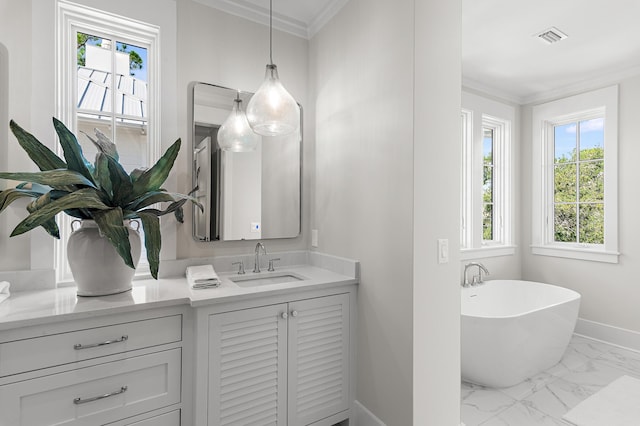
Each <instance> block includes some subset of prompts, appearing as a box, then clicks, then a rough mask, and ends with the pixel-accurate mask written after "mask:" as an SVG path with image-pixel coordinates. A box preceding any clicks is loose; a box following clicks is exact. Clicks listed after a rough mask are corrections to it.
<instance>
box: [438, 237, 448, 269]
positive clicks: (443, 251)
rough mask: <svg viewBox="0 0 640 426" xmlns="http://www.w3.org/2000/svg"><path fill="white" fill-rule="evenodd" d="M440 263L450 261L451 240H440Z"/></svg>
mask: <svg viewBox="0 0 640 426" xmlns="http://www.w3.org/2000/svg"><path fill="white" fill-rule="evenodd" d="M438 263H449V240H448V239H446V238H443V239H439V240H438Z"/></svg>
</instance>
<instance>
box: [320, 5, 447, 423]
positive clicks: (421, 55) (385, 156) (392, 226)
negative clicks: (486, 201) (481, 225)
mask: <svg viewBox="0 0 640 426" xmlns="http://www.w3.org/2000/svg"><path fill="white" fill-rule="evenodd" d="M459 7H460V5H459V4H458V3H457V2H447V3H446V4H443V2H437V1H420V2H414V1H413V0H403V1H396V2H388V1H384V0H375V1H371V0H369V1H367V0H351V1H350V2H349V3H348V4H347V5H346V6H345V7H344V9H342V11H341V12H340V13H339V14H338V16H336V17H335V18H334V19H333V20H332V22H330V23H329V24H328V25H327V26H326V27H324V28H323V29H322V30H321V31H320V33H319V34H318V35H316V36H315V37H314V38H313V39H312V41H311V48H310V73H311V74H310V82H311V87H312V90H313V92H312V95H311V98H312V99H315V102H314V104H313V105H312V106H311V108H312V109H313V116H314V117H315V118H316V119H315V126H316V129H315V134H316V138H315V146H314V151H315V159H316V161H315V177H314V180H313V185H312V188H313V200H312V207H311V227H312V228H313V229H318V231H319V248H318V250H319V251H322V252H326V253H331V254H335V255H338V256H345V257H351V258H355V259H358V260H359V261H360V262H361V284H360V286H359V290H358V292H359V294H358V318H357V321H358V336H357V362H356V369H357V374H356V376H357V399H358V401H360V402H361V403H362V404H363V405H364V406H366V407H367V408H368V409H369V410H371V411H372V412H373V414H374V415H376V416H377V417H378V418H379V419H381V420H382V421H383V422H385V423H386V424H388V425H393V426H402V425H411V424H416V425H418V424H421V425H422V424H424V425H427V424H429V425H431V424H433V425H436V424H437V425H443V426H444V425H447V426H448V425H456V424H458V422H459V416H458V412H459V409H458V407H459V377H460V376H459V355H458V354H459V305H460V296H459V286H458V285H457V277H458V264H459V263H458V258H457V255H456V252H457V249H458V240H459V229H458V223H459V222H458V212H459V207H458V204H459V195H458V191H459V167H457V165H458V164H459V153H460V151H459V150H460V144H459V118H458V117H459V113H460V51H459V29H460V27H459V25H460V22H459V21H460V9H459ZM414 20H415V21H414ZM442 37H445V38H444V39H443V38H442ZM433 64H438V66H437V67H436V66H433ZM434 182H437V185H438V187H437V188H436V187H435V184H434ZM436 238H448V239H449V241H450V244H451V253H452V257H453V259H452V262H451V263H450V264H448V265H441V266H438V265H436V255H435V241H436ZM414 345H415V346H414ZM414 354H416V356H417V357H418V358H417V359H414ZM416 366H418V367H416ZM414 368H415V370H414ZM414 401H415V402H414Z"/></svg>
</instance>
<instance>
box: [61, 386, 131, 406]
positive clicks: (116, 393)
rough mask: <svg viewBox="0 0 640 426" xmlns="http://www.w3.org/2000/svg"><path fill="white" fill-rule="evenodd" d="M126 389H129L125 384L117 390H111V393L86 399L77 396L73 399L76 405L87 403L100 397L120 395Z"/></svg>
mask: <svg viewBox="0 0 640 426" xmlns="http://www.w3.org/2000/svg"><path fill="white" fill-rule="evenodd" d="M126 391H127V386H123V387H121V388H120V390H117V391H115V392H111V393H105V394H104V395H100V396H94V397H92V398H86V399H82V398H75V399H74V400H73V403H74V404H76V405H79V404H86V403H87V402H93V401H98V400H100V399H105V398H109V397H110V396H116V395H120V394H121V393H125V392H126Z"/></svg>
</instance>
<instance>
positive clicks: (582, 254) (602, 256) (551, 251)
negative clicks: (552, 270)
mask: <svg viewBox="0 0 640 426" xmlns="http://www.w3.org/2000/svg"><path fill="white" fill-rule="evenodd" d="M531 253H532V254H535V255H539V256H551V257H563V258H566V259H577V260H588V261H592V262H604V263H618V256H620V253H618V252H617V251H605V250H595V249H588V248H578V247H561V246H551V245H547V246H531Z"/></svg>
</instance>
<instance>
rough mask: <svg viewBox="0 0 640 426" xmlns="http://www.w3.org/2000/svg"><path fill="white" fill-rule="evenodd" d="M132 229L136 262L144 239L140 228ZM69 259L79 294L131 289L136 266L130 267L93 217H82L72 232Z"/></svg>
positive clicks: (110, 292) (130, 232) (101, 293)
mask: <svg viewBox="0 0 640 426" xmlns="http://www.w3.org/2000/svg"><path fill="white" fill-rule="evenodd" d="M125 225H126V226H127V229H128V231H129V241H130V243H131V257H132V258H133V264H134V265H135V266H138V262H139V261H140V251H141V248H142V246H141V241H140V234H139V233H138V231H137V230H136V229H134V228H132V227H131V224H130V223H126V224H125ZM67 261H68V262H69V267H70V268H71V273H72V274H73V279H74V280H75V282H76V284H77V286H78V296H106V295H109V294H116V293H122V292H125V291H129V290H131V281H132V280H133V276H134V275H135V273H136V271H135V269H132V268H130V267H128V266H127V265H126V264H125V263H124V260H122V258H121V257H120V255H119V254H118V252H117V251H116V249H115V248H114V247H113V246H112V245H111V243H110V242H109V240H108V239H107V237H105V236H104V235H102V234H101V232H100V229H99V228H98V225H97V224H96V223H95V222H94V221H93V220H83V221H81V224H80V227H79V228H78V229H75V230H74V231H73V232H72V233H71V235H70V236H69V242H68V243H67Z"/></svg>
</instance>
